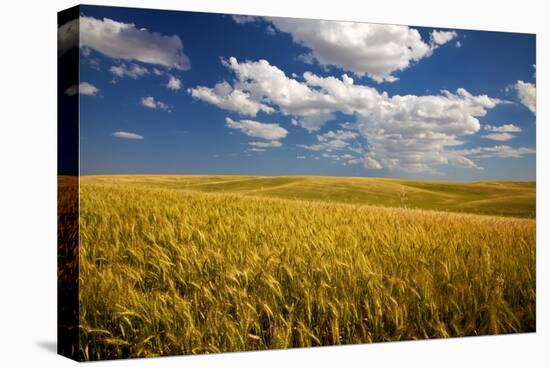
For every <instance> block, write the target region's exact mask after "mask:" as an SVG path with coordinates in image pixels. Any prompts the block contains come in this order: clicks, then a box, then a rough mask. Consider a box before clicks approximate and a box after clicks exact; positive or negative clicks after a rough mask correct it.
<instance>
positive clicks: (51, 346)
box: [36, 340, 57, 354]
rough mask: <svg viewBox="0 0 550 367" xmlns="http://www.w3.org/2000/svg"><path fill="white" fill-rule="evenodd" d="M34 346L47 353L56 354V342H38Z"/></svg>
mask: <svg viewBox="0 0 550 367" xmlns="http://www.w3.org/2000/svg"><path fill="white" fill-rule="evenodd" d="M36 345H38V346H39V347H40V348H42V349H44V350H45V351H47V352H50V353H53V354H57V342H56V341H55V340H39V341H37V342H36Z"/></svg>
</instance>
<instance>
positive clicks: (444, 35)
mask: <svg viewBox="0 0 550 367" xmlns="http://www.w3.org/2000/svg"><path fill="white" fill-rule="evenodd" d="M457 36H458V34H457V33H456V32H455V31H438V30H434V31H432V33H431V34H430V38H431V40H432V43H433V44H435V45H437V46H441V45H444V44H445V43H447V42H449V41H451V40H453V39H454V38H456V37H457ZM458 47H460V46H458Z"/></svg>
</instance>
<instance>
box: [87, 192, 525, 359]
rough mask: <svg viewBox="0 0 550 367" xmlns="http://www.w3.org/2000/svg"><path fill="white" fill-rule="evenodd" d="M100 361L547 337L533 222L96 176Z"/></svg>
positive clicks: (92, 332)
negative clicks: (539, 332)
mask: <svg viewBox="0 0 550 367" xmlns="http://www.w3.org/2000/svg"><path fill="white" fill-rule="evenodd" d="M80 221H81V222H80V226H81V227H80V239H81V247H80V294H79V297H80V324H81V325H80V349H81V357H82V358H83V359H87V360H97V359H104V358H126V357H147V356H161V355H171V354H193V353H211V352H227V351H243V350H259V349H271V348H289V347H305V346H316V345H332V344H349V343H366V342H380V341H392V340H405V339H424V338H440V337H456V336H467V335H481V334H492V333H514V332H527V331H534V330H535V221H534V220H532V219H517V218H503V217H495V216H480V215H469V214H452V213H441V212H435V211H423V210H416V209H399V208H379V207H369V206H360V205H348V204H338V203H322V202H310V201H300V200H293V201H291V200H284V199H270V198H255V197H244V196H239V195H234V194H212V193H200V192H186V191H183V190H174V189H161V188H146V187H132V186H129V185H110V184H101V183H93V184H91V183H85V182H84V183H83V184H82V186H81V207H80Z"/></svg>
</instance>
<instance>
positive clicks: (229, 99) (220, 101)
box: [187, 82, 274, 116]
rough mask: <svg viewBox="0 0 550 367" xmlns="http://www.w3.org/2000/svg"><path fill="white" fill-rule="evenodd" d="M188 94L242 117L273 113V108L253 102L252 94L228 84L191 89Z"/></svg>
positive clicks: (259, 102)
mask: <svg viewBox="0 0 550 367" xmlns="http://www.w3.org/2000/svg"><path fill="white" fill-rule="evenodd" d="M187 92H188V93H189V94H191V96H192V97H193V98H194V99H198V100H202V101H204V102H208V103H210V104H213V105H215V106H218V107H220V108H222V109H224V110H228V111H233V112H237V113H239V114H241V115H248V116H256V114H257V113H258V112H259V111H263V112H266V113H271V112H273V111H274V110H273V108H272V107H269V106H267V105H265V104H264V103H262V102H261V101H257V100H253V99H251V98H250V94H249V93H247V92H244V91H242V90H238V89H233V87H231V85H229V83H227V82H223V83H218V84H216V85H215V86H214V88H208V87H202V86H199V87H196V88H189V89H187Z"/></svg>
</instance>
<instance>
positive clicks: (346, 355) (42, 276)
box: [0, 0, 550, 367]
mask: <svg viewBox="0 0 550 367" xmlns="http://www.w3.org/2000/svg"><path fill="white" fill-rule="evenodd" d="M89 3H90V4H102V5H119V6H135V7H154V8H168V9H181V10H198V11H213V12H223V13H241V14H253V15H281V16H293V17H309V18H324V19H335V20H355V21H370V22H383V23H400V24H407V25H420V26H434V27H451V28H469V29H487V30H502V31H519V32H529V33H537V92H538V98H537V99H538V103H537V105H538V106H537V107H538V108H537V125H538V126H537V187H538V190H537V191H538V192H537V206H538V213H537V222H538V223H537V244H538V246H537V260H538V268H537V304H538V307H537V309H538V311H539V312H538V314H537V333H536V334H527V335H511V336H498V337H478V338H463V339H453V340H434V341H421V342H400V343H385V344H373V345H361V346H345V347H324V348H313V349H301V350H289V351H270V352H253V353H231V354H221V355H212V356H187V357H169V358H155V359H149V360H143V359H142V360H134V361H132V365H135V366H137V365H140V366H141V365H144V366H175V365H178V366H199V365H200V366H239V367H244V366H258V365H262V366H263V365H267V366H281V365H302V366H305V365H313V364H315V365H327V366H334V365H359V364H361V365H364V364H365V363H368V364H370V365H382V364H383V365H389V366H392V365H398V364H406V365H422V366H468V365H492V366H494V365H498V366H517V365H548V363H549V361H550V358H549V357H550V353H548V351H547V349H548V346H546V348H545V345H550V344H549V343H550V338H549V336H550V325H549V320H550V319H549V316H548V315H549V313H550V307H549V306H550V305H549V302H548V296H549V293H548V284H549V281H548V279H550V278H549V276H550V273H549V271H548V270H547V269H548V267H547V266H546V265H550V260H549V255H548V254H549V251H548V246H550V243H549V241H548V239H549V227H548V225H547V224H548V220H547V218H548V210H549V209H548V208H549V205H548V204H549V187H548V167H549V164H548V157H549V155H548V152H549V149H550V148H549V145H545V144H544V143H545V141H548V139H549V138H550V135H549V128H548V124H547V123H548V121H546V119H545V117H546V116H547V114H546V111H548V110H547V106H548V105H547V104H546V105H545V104H544V102H542V101H544V100H545V99H544V96H545V93H546V89H545V88H546V87H547V86H548V74H547V71H546V69H545V67H546V66H548V65H550V60H549V56H548V55H549V53H548V45H549V44H548V39H549V38H550V35H549V32H550V25H548V24H547V21H548V14H549V12H548V10H547V9H545V2H544V1H540V0H539V1H530V0H523V1H513V2H504V1H480V0H476V1H469V0H460V1H443V0H439V1H421V0H409V1H407V0H384V1H368V2H367V1H358V0H355V1H352V0H332V1H320V0H318V1H306V0H302V1H299V0H292V1H288V0H263V1H260V0H225V1H220V0H218V1H216V0H180V1H168V0H156V1H153V0H149V1H145V0H142V1H138V0H134V1H117V0H110V1H90V2H89ZM76 4H77V3H76V2H73V1H62V0H55V1H52V0H50V1H39V2H38V1H37V2H34V3H33V2H29V1H23V0H19V1H17V0H6V1H3V2H2V5H1V11H0V16H1V18H2V19H1V21H0V37H1V38H0V73H1V75H2V76H1V78H0V172H1V176H0V185H1V186H0V249H1V255H0V272H1V273H0V282H1V283H0V284H1V288H0V365H2V366H17V365H25V366H49V365H56V366H57V365H60V366H64V365H69V364H72V363H74V362H71V361H69V360H68V359H65V358H63V357H60V356H57V355H56V354H55V352H54V351H55V340H56V58H57V51H56V47H57V38H56V36H57V29H56V12H57V11H59V10H62V9H65V8H67V7H70V6H73V5H76ZM545 23H546V24H545ZM243 41H244V40H243ZM541 102H542V103H541ZM546 103H548V101H547V102H546ZM544 162H546V163H544ZM545 166H546V170H545ZM545 225H546V226H545ZM545 339H546V340H545ZM127 364H128V361H119V362H105V363H102V365H105V366H124V365H127Z"/></svg>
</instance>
